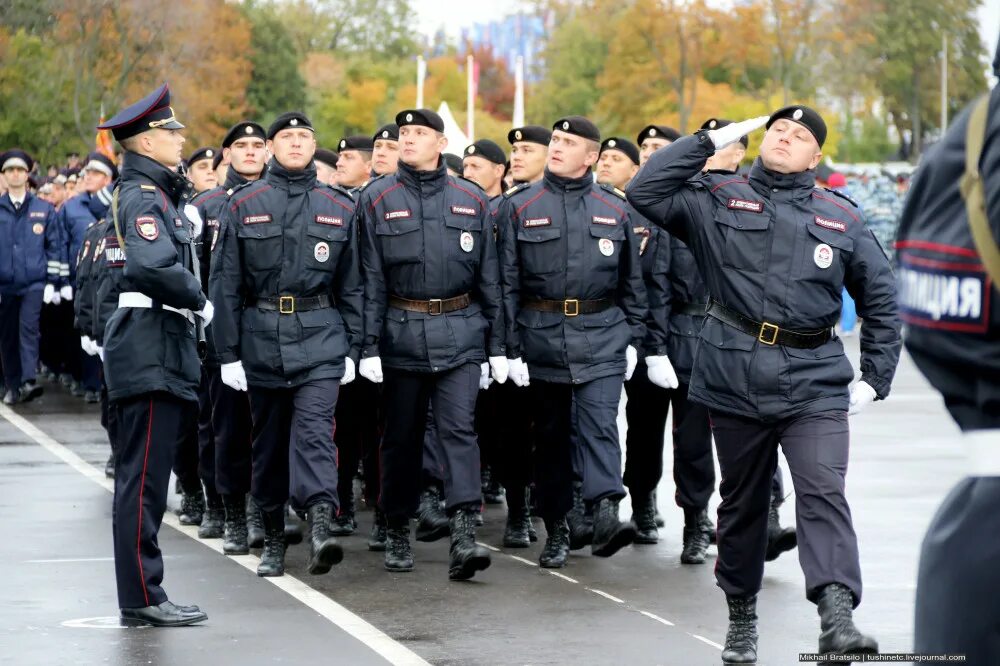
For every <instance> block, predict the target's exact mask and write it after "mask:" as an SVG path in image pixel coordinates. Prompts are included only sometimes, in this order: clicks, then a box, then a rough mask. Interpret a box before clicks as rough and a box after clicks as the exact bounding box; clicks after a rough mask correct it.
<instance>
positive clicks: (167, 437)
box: [98, 84, 213, 626]
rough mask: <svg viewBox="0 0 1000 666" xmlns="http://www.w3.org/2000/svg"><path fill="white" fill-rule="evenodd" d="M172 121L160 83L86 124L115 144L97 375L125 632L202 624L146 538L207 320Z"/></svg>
mask: <svg viewBox="0 0 1000 666" xmlns="http://www.w3.org/2000/svg"><path fill="white" fill-rule="evenodd" d="M183 128H184V125H182V124H181V123H180V122H178V121H177V119H176V118H175V117H174V111H173V109H172V108H171V106H170V90H169V89H168V88H167V85H166V84H163V85H162V86H160V87H159V88H158V89H156V90H155V91H154V92H153V93H151V94H150V95H149V96H147V97H145V98H143V99H142V100H140V101H138V102H136V103H135V104H133V105H132V106H130V107H128V108H126V109H124V110H123V111H120V112H119V113H118V114H117V115H116V116H114V117H113V118H111V119H110V120H108V121H107V122H106V123H104V124H103V125H101V126H100V127H98V129H110V130H111V131H112V133H113V134H114V136H115V139H117V140H118V142H119V143H120V144H121V145H122V147H123V148H124V149H125V157H124V161H123V165H122V172H121V180H120V181H119V187H118V191H117V192H116V196H115V198H113V199H112V204H111V206H112V216H113V221H114V223H113V225H112V226H113V231H114V234H115V236H116V237H117V238H118V239H119V243H118V246H119V247H118V248H117V249H118V250H119V251H120V252H122V253H123V254H124V256H122V257H116V259H118V258H120V259H124V261H120V262H119V261H116V262H114V265H112V264H111V262H109V263H108V266H109V270H112V271H114V272H115V276H114V277H113V278H112V277H109V279H114V280H116V281H117V282H119V284H120V289H121V293H120V294H119V296H118V309H117V310H115V312H114V314H112V315H111V318H110V319H109V320H108V322H107V331H106V333H105V340H104V370H105V380H106V381H107V385H108V398H109V399H110V401H111V403H112V405H113V408H114V409H115V411H116V412H117V414H116V417H117V422H118V427H119V434H118V437H117V440H118V442H117V446H118V451H117V456H118V459H117V468H116V474H115V498H114V504H115V506H114V514H113V516H114V519H113V526H114V537H115V539H114V543H115V573H116V576H117V579H118V605H119V607H120V608H121V618H122V623H123V624H126V625H152V626H175V625H186V624H194V623H196V622H201V621H203V620H205V619H206V618H207V616H206V615H205V613H203V612H201V611H200V610H199V609H198V607H197V606H179V605H175V604H173V603H172V602H170V601H169V600H168V599H167V594H166V592H165V591H164V590H163V588H162V587H161V581H162V580H163V560H162V557H161V556H160V548H159V546H158V544H157V539H156V534H157V532H158V530H159V527H160V521H161V520H162V518H163V511H164V509H165V508H166V503H167V484H168V481H169V479H170V467H171V463H172V462H173V458H174V454H175V452H176V450H177V446H178V445H179V444H180V442H181V440H182V439H183V438H184V437H185V436H186V434H187V432H188V431H189V430H191V429H192V428H193V427H194V425H195V419H196V418H197V399H198V394H197V390H198V384H199V379H200V366H199V363H198V354H197V350H196V343H197V339H196V334H195V333H196V328H199V329H200V322H205V323H207V322H209V321H211V319H212V312H213V308H212V304H211V303H210V302H209V301H208V300H206V298H205V295H204V294H203V293H202V290H201V286H200V283H199V280H198V275H197V266H195V265H194V254H193V250H192V248H191V230H190V224H189V223H188V222H187V221H186V220H185V218H184V216H183V215H182V213H181V212H180V211H179V210H178V206H179V205H180V202H181V199H182V196H183V195H184V194H185V192H186V190H187V181H186V180H185V178H184V177H183V176H182V175H180V174H178V173H177V172H176V171H174V168H176V167H177V165H178V164H179V163H180V161H181V148H182V147H183V145H184V137H183V136H182V135H181V134H180V132H178V130H180V129H183Z"/></svg>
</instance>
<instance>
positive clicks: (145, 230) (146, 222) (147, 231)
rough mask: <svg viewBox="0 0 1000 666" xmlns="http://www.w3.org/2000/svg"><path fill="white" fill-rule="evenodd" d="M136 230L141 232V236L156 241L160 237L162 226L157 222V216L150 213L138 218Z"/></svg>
mask: <svg viewBox="0 0 1000 666" xmlns="http://www.w3.org/2000/svg"><path fill="white" fill-rule="evenodd" d="M135 230H136V231H137V232H138V233H139V237H140V238H144V239H145V240H148V241H155V240H156V239H157V238H159V237H160V227H159V226H157V224H156V218H155V217H151V216H149V215H143V216H142V217H137V218H136V220H135Z"/></svg>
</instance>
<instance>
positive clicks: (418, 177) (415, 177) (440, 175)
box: [396, 157, 448, 190]
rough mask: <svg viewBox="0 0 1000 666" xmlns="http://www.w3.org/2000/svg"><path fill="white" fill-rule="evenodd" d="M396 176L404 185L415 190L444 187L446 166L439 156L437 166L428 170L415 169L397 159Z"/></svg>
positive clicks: (446, 177)
mask: <svg viewBox="0 0 1000 666" xmlns="http://www.w3.org/2000/svg"><path fill="white" fill-rule="evenodd" d="M396 176H397V177H398V178H399V180H400V182H401V183H403V185H405V186H406V187H411V188H413V189H416V190H427V189H431V190H433V189H435V188H440V187H444V184H445V183H446V182H448V167H447V166H446V165H445V163H444V160H443V159H441V158H440V157H439V158H438V165H437V168H436V169H432V170H430V171H417V170H416V169H414V168H413V167H411V166H410V165H409V164H407V163H406V162H404V161H403V160H399V166H398V167H397V169H396Z"/></svg>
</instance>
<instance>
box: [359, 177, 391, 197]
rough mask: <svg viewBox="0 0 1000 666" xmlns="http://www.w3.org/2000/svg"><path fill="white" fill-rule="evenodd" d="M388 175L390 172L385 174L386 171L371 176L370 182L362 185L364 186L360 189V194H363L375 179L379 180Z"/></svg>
mask: <svg viewBox="0 0 1000 666" xmlns="http://www.w3.org/2000/svg"><path fill="white" fill-rule="evenodd" d="M387 175H388V174H384V173H382V174H379V175H377V176H375V177H374V178H369V179H368V182H367V183H365V184H364V185H362V186H361V189H360V190H358V194H361V193H362V192H364V191H365V190H367V189H368V186H369V185H371V184H372V183H374V182H375V181H377V180H379V179H382V178H385V177H386V176H387Z"/></svg>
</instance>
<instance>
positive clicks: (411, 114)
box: [396, 109, 444, 132]
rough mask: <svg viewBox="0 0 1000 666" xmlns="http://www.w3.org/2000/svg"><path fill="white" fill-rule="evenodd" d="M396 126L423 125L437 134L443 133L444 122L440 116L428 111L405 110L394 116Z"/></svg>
mask: <svg viewBox="0 0 1000 666" xmlns="http://www.w3.org/2000/svg"><path fill="white" fill-rule="evenodd" d="M396 125H398V126H399V127H403V126H404V125H423V126H424V127H430V128H431V129H432V130H437V131H438V132H443V131H444V121H443V120H441V116H439V115H438V114H436V113H434V112H433V111H431V110H430V109H406V110H405V111H400V112H399V113H397V114H396Z"/></svg>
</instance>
